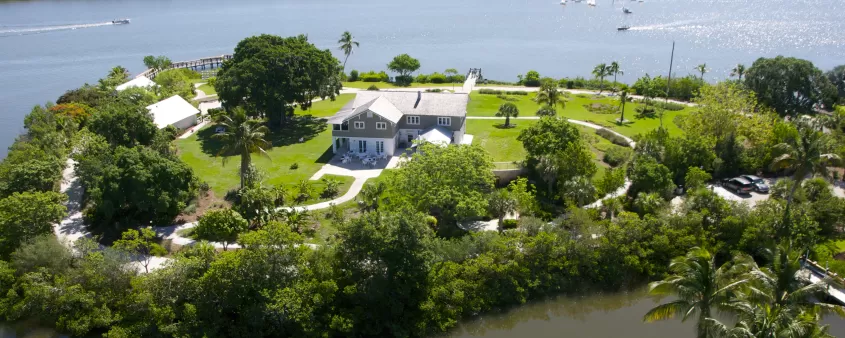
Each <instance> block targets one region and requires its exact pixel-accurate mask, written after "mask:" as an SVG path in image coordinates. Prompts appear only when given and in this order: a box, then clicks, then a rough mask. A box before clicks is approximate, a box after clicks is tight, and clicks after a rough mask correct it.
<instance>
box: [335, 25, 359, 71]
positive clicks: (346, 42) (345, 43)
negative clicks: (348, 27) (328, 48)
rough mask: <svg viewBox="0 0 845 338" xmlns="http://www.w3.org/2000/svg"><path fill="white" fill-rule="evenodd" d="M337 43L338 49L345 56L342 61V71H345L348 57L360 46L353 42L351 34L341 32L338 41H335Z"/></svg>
mask: <svg viewBox="0 0 845 338" xmlns="http://www.w3.org/2000/svg"><path fill="white" fill-rule="evenodd" d="M337 43H338V44H340V46H339V47H338V48H339V49H340V50H342V51H343V54H344V55H346V58H344V59H343V69H344V70H345V69H346V61H347V60H349V56H350V55H352V52H353V51H354V49H355V48H358V46H359V45H360V44H359V43H358V41H355V38H354V37H353V36H352V33H349V31H345V32H343V34H342V35H341V36H340V40H337Z"/></svg>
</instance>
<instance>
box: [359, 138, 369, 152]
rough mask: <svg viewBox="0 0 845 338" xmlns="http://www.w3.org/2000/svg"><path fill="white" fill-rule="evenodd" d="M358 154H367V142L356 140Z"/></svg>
mask: <svg viewBox="0 0 845 338" xmlns="http://www.w3.org/2000/svg"><path fill="white" fill-rule="evenodd" d="M358 152H359V153H366V152H367V140H358Z"/></svg>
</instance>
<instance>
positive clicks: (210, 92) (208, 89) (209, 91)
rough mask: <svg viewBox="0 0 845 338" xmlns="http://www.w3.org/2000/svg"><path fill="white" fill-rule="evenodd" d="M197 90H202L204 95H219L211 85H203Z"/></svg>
mask: <svg viewBox="0 0 845 338" xmlns="http://www.w3.org/2000/svg"><path fill="white" fill-rule="evenodd" d="M197 89H199V90H202V91H203V93H205V95H214V94H217V90H215V89H214V87H212V86H211V85H209V84H208V83H203V84H201V85H200V87H199V88H197Z"/></svg>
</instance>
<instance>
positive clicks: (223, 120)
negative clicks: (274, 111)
mask: <svg viewBox="0 0 845 338" xmlns="http://www.w3.org/2000/svg"><path fill="white" fill-rule="evenodd" d="M218 124H220V125H221V126H222V127H223V128H224V131H223V132H222V133H220V134H215V135H214V136H212V137H213V138H215V139H218V140H220V141H221V142H222V143H223V148H221V149H220V152H219V153H218V156H220V155H223V156H224V157H223V164H224V165H225V164H226V161H227V160H228V157H225V156H227V155H228V156H232V155H235V154H238V155H241V171H240V175H241V189H243V188H244V182H245V178H246V174H247V171H248V170H249V166H250V164H251V163H252V154H253V153H258V154H260V155H263V156H265V157H267V158H270V155H267V151H265V149H266V148H269V147H270V142H267V140H265V139H264V137H265V136H266V135H267V134H268V133H269V132H270V130H269V129H267V126H264V121H262V120H257V119H252V118H249V117H247V115H246V112H244V110H243V108H235V109H234V110H233V111H232V113H231V114H225V115H222V116H220V118H219V122H218Z"/></svg>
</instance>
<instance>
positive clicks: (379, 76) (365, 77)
mask: <svg viewBox="0 0 845 338" xmlns="http://www.w3.org/2000/svg"><path fill="white" fill-rule="evenodd" d="M360 78H361V81H364V82H387V80H389V79H390V76H388V75H387V73H385V72H384V71H381V72H378V73H376V72H374V71H372V70H371V71H369V72H366V73H363V74H361V75H360Z"/></svg>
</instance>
